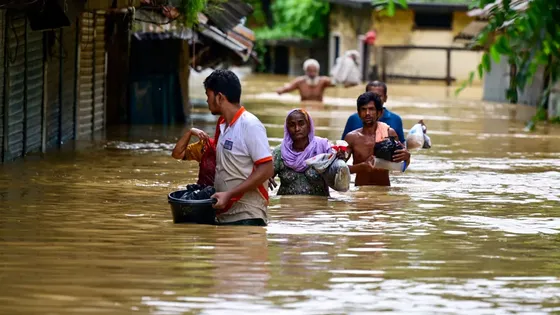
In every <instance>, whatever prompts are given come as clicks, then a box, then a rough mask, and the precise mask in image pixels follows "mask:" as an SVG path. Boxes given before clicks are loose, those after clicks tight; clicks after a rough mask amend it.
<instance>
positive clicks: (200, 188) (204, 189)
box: [181, 184, 216, 200]
mask: <svg viewBox="0 0 560 315" xmlns="http://www.w3.org/2000/svg"><path fill="white" fill-rule="evenodd" d="M215 193H216V189H214V187H212V186H207V185H199V184H192V185H187V192H186V193H184V194H183V196H181V199H183V200H207V199H210V197H211V196H212V195H214V194H215Z"/></svg>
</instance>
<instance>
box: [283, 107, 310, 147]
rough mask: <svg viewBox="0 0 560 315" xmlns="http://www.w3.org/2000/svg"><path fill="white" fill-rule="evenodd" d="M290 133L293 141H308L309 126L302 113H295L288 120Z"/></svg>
mask: <svg viewBox="0 0 560 315" xmlns="http://www.w3.org/2000/svg"><path fill="white" fill-rule="evenodd" d="M286 124H287V127H288V133H289V134H290V138H292V141H298V140H300V141H301V140H303V139H307V138H308V137H309V124H308V123H307V120H306V119H305V115H304V114H303V113H301V112H293V113H291V114H290V115H289V116H288V118H287V119H286Z"/></svg>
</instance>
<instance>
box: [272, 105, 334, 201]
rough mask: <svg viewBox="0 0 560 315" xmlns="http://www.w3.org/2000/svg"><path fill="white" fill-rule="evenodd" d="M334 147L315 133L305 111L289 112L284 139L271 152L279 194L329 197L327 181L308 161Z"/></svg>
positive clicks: (328, 151)
mask: <svg viewBox="0 0 560 315" xmlns="http://www.w3.org/2000/svg"><path fill="white" fill-rule="evenodd" d="M331 150H332V149H331V145H330V143H329V141H328V140H327V139H325V138H320V137H316V136H315V126H314V124H313V119H311V117H310V116H309V114H308V113H307V112H306V111H305V110H303V109H294V110H292V111H290V112H289V113H288V117H286V123H285V124H284V140H283V141H282V143H281V144H280V145H279V146H278V147H276V148H275V149H274V152H273V153H272V156H273V159H274V177H276V176H278V177H280V188H279V189H278V195H314V196H328V195H329V187H328V186H327V184H326V182H325V180H324V179H323V177H322V176H321V175H320V174H319V173H317V171H315V170H314V169H313V168H311V167H309V166H307V164H306V163H305V160H307V159H309V158H312V157H314V156H316V155H318V154H322V153H330V152H331Z"/></svg>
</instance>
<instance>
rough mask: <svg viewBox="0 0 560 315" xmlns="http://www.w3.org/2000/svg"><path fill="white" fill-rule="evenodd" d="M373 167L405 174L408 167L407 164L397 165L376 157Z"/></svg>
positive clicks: (400, 163)
mask: <svg viewBox="0 0 560 315" xmlns="http://www.w3.org/2000/svg"><path fill="white" fill-rule="evenodd" d="M373 167H374V168H379V169H384V170H388V171H396V172H404V171H406V168H407V167H408V165H407V164H406V162H399V163H397V162H391V161H387V160H384V159H379V158H376V157H374V162H373Z"/></svg>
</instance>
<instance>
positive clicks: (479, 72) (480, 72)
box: [478, 63, 484, 80]
mask: <svg viewBox="0 0 560 315" xmlns="http://www.w3.org/2000/svg"><path fill="white" fill-rule="evenodd" d="M483 74H484V66H483V65H482V63H481V64H479V65H478V78H479V79H480V80H482V75H483Z"/></svg>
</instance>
